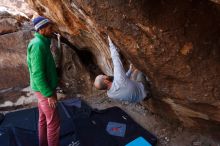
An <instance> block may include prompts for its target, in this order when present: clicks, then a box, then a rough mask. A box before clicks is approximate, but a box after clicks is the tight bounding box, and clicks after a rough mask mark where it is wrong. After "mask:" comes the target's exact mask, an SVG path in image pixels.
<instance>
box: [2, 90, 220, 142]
mask: <svg viewBox="0 0 220 146" xmlns="http://www.w3.org/2000/svg"><path fill="white" fill-rule="evenodd" d="M19 92H22V93H24V92H25V93H26V94H20V93H19ZM3 95H4V96H6V95H8V96H11V95H13V96H15V97H14V98H13V99H14V100H13V101H5V102H1V103H0V112H3V113H6V112H8V111H12V110H19V109H22V108H28V107H33V106H36V104H37V103H36V102H37V101H36V98H35V97H34V94H33V92H31V91H30V88H29V87H27V88H24V89H21V90H20V91H18V90H13V89H8V90H2V91H0V96H3ZM21 95H22V96H21ZM16 96H18V97H16ZM77 96H78V98H81V99H83V100H85V101H86V102H87V103H88V104H89V105H90V106H92V107H93V108H98V109H105V108H108V107H113V106H118V107H120V108H121V109H123V110H124V111H126V112H127V113H128V114H129V115H130V116H131V117H132V118H133V119H134V120H135V121H136V122H137V123H139V124H140V125H141V126H142V127H144V128H145V129H147V130H148V131H150V132H151V133H153V134H154V135H156V136H157V138H158V144H157V146H220V140H219V141H218V142H217V141H215V140H213V139H212V138H211V137H210V136H209V135H201V134H200V133H198V132H194V131H190V130H189V129H186V128H184V127H182V126H181V125H178V124H176V123H169V122H168V121H166V120H165V119H163V118H162V117H159V116H157V115H155V114H153V113H151V112H149V111H148V110H147V109H145V107H144V106H142V105H141V104H140V103H139V104H130V103H127V102H118V101H114V100H111V99H109V98H107V97H106V95H105V94H102V95H99V96H98V97H83V96H81V95H77ZM58 97H59V98H60V99H63V98H71V96H69V95H65V94H60V93H58ZM75 97H76V96H75ZM15 98H17V99H18V100H15Z"/></svg>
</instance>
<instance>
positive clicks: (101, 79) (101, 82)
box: [94, 75, 113, 90]
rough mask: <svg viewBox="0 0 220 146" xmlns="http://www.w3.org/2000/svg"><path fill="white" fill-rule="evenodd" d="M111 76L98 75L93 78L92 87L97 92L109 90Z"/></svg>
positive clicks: (111, 80)
mask: <svg viewBox="0 0 220 146" xmlns="http://www.w3.org/2000/svg"><path fill="white" fill-rule="evenodd" d="M112 82H113V76H106V75H98V76H97V77H96V78H95V82H94V86H95V87H96V89H98V90H109V89H110V88H111V86H112Z"/></svg>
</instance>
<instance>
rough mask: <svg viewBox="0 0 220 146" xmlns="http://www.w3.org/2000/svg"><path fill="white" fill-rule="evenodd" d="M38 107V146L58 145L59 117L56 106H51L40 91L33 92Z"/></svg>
mask: <svg viewBox="0 0 220 146" xmlns="http://www.w3.org/2000/svg"><path fill="white" fill-rule="evenodd" d="M35 95H36V96H37V98H38V109H39V123H38V134H39V146H59V136H60V118H59V113H58V110H57V108H51V107H50V106H49V104H48V101H47V98H45V97H44V96H43V95H42V94H41V93H40V92H35Z"/></svg>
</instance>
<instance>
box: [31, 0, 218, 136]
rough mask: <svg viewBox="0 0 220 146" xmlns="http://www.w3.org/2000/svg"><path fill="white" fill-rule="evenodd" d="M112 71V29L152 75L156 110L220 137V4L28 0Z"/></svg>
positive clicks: (187, 0) (152, 106) (133, 58)
mask: <svg viewBox="0 0 220 146" xmlns="http://www.w3.org/2000/svg"><path fill="white" fill-rule="evenodd" d="M28 2H29V4H30V5H31V6H32V7H34V8H35V10H37V11H38V12H39V13H40V14H42V15H45V16H47V17H49V18H50V19H52V20H53V21H54V22H55V23H56V25H57V26H58V28H59V30H60V31H61V32H62V35H64V36H66V37H68V39H69V41H71V42H72V44H74V45H75V46H77V47H78V48H89V51H90V52H91V53H92V54H93V55H94V56H95V58H96V62H97V64H98V66H99V67H100V68H101V69H102V71H103V72H104V73H106V74H111V69H112V68H111V59H110V57H109V51H108V47H107V44H106V39H105V35H104V34H105V33H108V34H109V35H110V36H111V37H112V39H113V41H114V42H115V43H116V45H117V46H119V47H120V49H121V53H122V54H123V56H124V57H125V58H126V59H127V60H130V61H131V62H132V63H133V64H134V65H135V66H136V67H137V68H139V69H140V70H142V71H143V72H145V73H146V74H147V75H148V77H149V78H150V80H151V83H152V88H153V94H154V99H152V100H150V101H149V102H146V106H148V108H150V109H151V110H152V111H154V112H156V113H159V114H161V115H162V116H164V117H168V118H171V119H177V120H178V121H180V122H182V123H183V124H184V125H185V126H188V127H194V128H202V129H204V128H205V129H207V130H210V131H212V133H213V134H216V135H220V133H219V130H220V92H219V91H220V90H219V89H220V85H219V82H220V64H219V60H220V51H219V47H220V37H219V34H220V26H219V25H220V22H219V21H220V19H219V16H220V7H219V5H217V4H215V3H212V2H210V1H205V0H201V1H191V0H184V1H175V0H169V1H168V0H156V1H155V0H141V1H139V0H129V1H126V0H108V1H103V0H101V1H100V0H99V1H98V0H93V1H90V0H71V1H68V0H57V1H52V0H28Z"/></svg>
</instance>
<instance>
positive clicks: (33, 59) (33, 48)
mask: <svg viewBox="0 0 220 146" xmlns="http://www.w3.org/2000/svg"><path fill="white" fill-rule="evenodd" d="M34 36H35V37H34V38H33V39H32V40H31V41H30V43H29V44H28V48H27V64H28V70H29V73H30V85H31V88H32V89H33V90H34V91H38V92H41V94H43V95H44V96H45V97H50V96H52V95H53V93H54V91H55V89H56V87H57V84H58V77H57V72H56V66H55V62H54V59H53V56H52V53H51V51H50V43H51V41H50V39H49V38H47V37H45V36H43V35H41V34H39V33H37V32H36V33H35V34H34Z"/></svg>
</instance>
